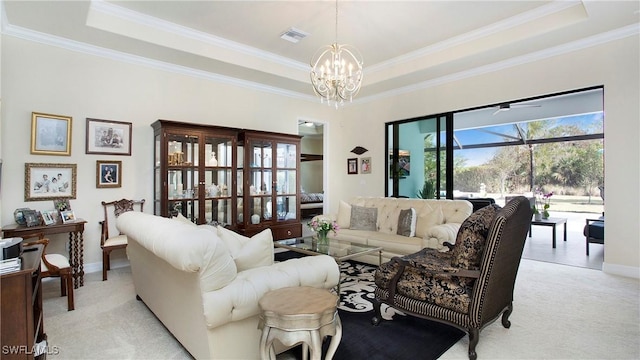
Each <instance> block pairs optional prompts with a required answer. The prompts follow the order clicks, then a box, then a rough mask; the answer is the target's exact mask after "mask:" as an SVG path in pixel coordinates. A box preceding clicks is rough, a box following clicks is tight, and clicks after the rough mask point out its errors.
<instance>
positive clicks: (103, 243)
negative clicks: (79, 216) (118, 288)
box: [100, 199, 145, 281]
mask: <svg viewBox="0 0 640 360" xmlns="http://www.w3.org/2000/svg"><path fill="white" fill-rule="evenodd" d="M144 201H145V200H144V199H142V200H127V199H121V200H116V201H110V202H104V201H103V202H102V207H103V209H104V220H102V221H101V222H100V225H101V226H102V234H101V236H100V248H102V281H105V280H107V271H108V270H111V260H110V256H111V252H112V251H113V250H117V249H125V248H126V247H127V236H126V235H123V234H120V232H119V231H118V229H116V218H117V217H118V216H120V214H123V213H125V212H127V211H135V210H136V208H138V209H139V211H140V212H142V210H143V207H144ZM110 234H112V235H110Z"/></svg>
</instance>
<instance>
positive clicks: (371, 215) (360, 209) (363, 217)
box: [349, 205, 378, 231]
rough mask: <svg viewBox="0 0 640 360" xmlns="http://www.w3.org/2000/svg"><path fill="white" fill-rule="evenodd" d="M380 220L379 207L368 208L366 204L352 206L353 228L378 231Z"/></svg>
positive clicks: (351, 227) (351, 226)
mask: <svg viewBox="0 0 640 360" xmlns="http://www.w3.org/2000/svg"><path fill="white" fill-rule="evenodd" d="M377 221H378V208H368V207H364V206H355V205H354V206H351V225H350V227H349V228H350V229H352V230H369V231H376V230H377V226H376V223H377Z"/></svg>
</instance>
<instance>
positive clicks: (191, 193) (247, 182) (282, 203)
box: [151, 120, 302, 239]
mask: <svg viewBox="0 0 640 360" xmlns="http://www.w3.org/2000/svg"><path fill="white" fill-rule="evenodd" d="M151 126H152V127H153V129H154V149H155V150H154V162H155V164H154V165H155V166H154V214H156V215H160V216H165V217H170V216H177V215H178V214H179V213H180V214H182V215H183V216H185V217H186V218H188V219H190V220H191V221H193V222H194V223H196V224H216V223H217V224H223V225H224V226H226V227H227V228H229V229H231V230H234V231H237V232H239V233H241V234H244V235H245V236H253V235H254V234H256V233H258V232H260V231H262V230H264V229H266V228H270V229H271V230H272V233H273V237H274V239H288V238H292V237H299V236H302V225H301V224H300V210H299V209H300V198H299V195H300V190H299V189H300V185H299V184H300V174H299V168H300V153H299V151H300V136H298V135H287V134H279V133H272V132H264V131H253V130H243V129H236V128H227V127H219V126H210V125H198V124H189V123H183V122H177V121H169V120H158V121H156V122H154V123H153V124H152V125H151Z"/></svg>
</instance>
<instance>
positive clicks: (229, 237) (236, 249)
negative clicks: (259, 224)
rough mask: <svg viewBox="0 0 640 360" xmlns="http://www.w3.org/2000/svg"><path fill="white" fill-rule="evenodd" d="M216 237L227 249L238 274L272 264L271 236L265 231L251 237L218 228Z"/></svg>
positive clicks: (269, 230) (268, 230)
mask: <svg viewBox="0 0 640 360" xmlns="http://www.w3.org/2000/svg"><path fill="white" fill-rule="evenodd" d="M217 228H218V236H219V237H220V239H221V240H222V242H223V243H225V245H226V246H227V248H228V249H229V252H230V253H231V257H232V258H233V261H234V262H235V263H236V267H237V269H238V272H240V271H243V270H247V269H251V268H255V267H259V266H268V265H271V264H273V235H272V233H271V229H265V230H263V231H262V232H259V233H257V234H255V235H253V236H252V237H250V238H248V237H246V236H243V235H240V234H238V233H236V232H233V231H231V230H229V229H225V228H224V227H222V226H218V227H217Z"/></svg>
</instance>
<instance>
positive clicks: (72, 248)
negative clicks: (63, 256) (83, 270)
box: [69, 231, 78, 289]
mask: <svg viewBox="0 0 640 360" xmlns="http://www.w3.org/2000/svg"><path fill="white" fill-rule="evenodd" d="M74 234H75V233H74V232H73V231H71V232H69V264H70V265H71V278H72V279H73V288H74V289H77V288H78V282H77V276H78V249H77V248H76V243H75V241H73V235H74Z"/></svg>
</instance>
